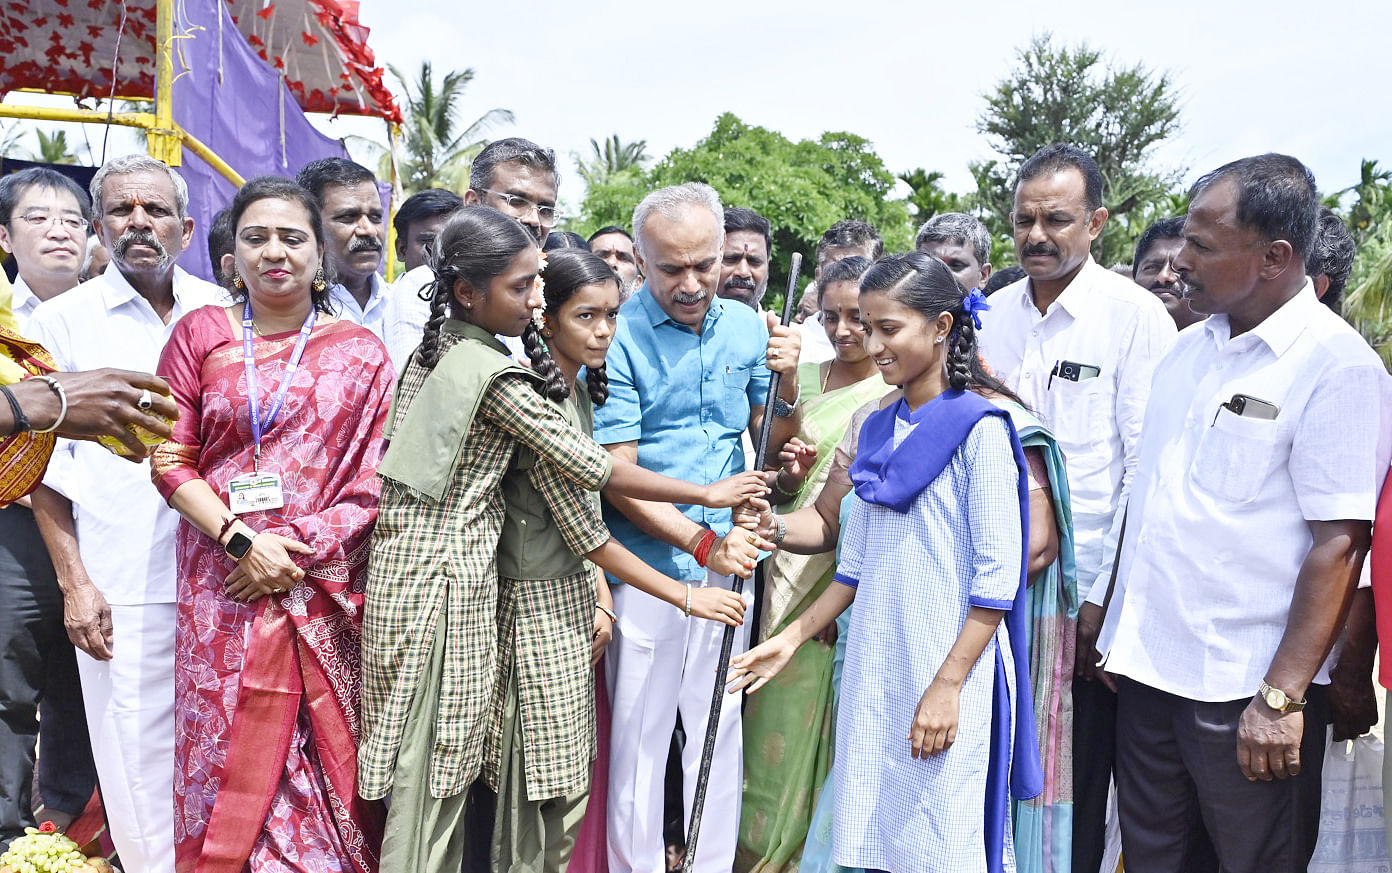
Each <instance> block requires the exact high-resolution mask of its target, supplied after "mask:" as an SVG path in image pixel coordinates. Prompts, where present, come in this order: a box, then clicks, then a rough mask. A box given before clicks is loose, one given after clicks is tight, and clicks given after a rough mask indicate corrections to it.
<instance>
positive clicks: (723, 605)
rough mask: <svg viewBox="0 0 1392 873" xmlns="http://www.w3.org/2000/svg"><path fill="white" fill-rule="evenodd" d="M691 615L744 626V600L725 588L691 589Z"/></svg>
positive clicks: (735, 625) (733, 625)
mask: <svg viewBox="0 0 1392 873" xmlns="http://www.w3.org/2000/svg"><path fill="white" fill-rule="evenodd" d="M691 614H692V615H694V616H696V617H697V618H706V619H710V620H711V621H718V622H721V623H723V624H728V625H731V626H732V627H739V626H740V625H742V624H744V598H743V597H740V596H739V595H738V594H736V593H735V592H733V591H728V590H726V589H724V588H696V587H694V586H693V587H692V588H691Z"/></svg>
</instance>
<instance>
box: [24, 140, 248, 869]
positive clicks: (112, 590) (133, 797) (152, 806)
mask: <svg viewBox="0 0 1392 873" xmlns="http://www.w3.org/2000/svg"><path fill="white" fill-rule="evenodd" d="M92 202H93V212H94V214H95V219H94V223H95V225H96V229H97V233H98V235H99V236H100V238H101V241H102V243H103V244H104V245H105V246H106V247H107V249H109V250H110V252H111V266H110V268H108V269H107V270H106V271H105V272H103V273H102V274H101V275H99V276H96V277H94V278H92V279H90V280H88V281H87V282H84V283H82V284H81V285H79V286H77V287H76V288H74V289H73V290H71V291H69V292H67V293H66V294H63V295H62V296H60V297H56V298H54V299H52V300H49V301H47V302H45V303H43V304H41V305H40V306H39V307H38V309H36V310H35V311H34V315H33V318H32V319H31V320H30V323H29V326H30V332H31V333H32V334H33V336H34V338H35V339H36V340H38V341H39V342H41V343H43V345H44V346H45V347H46V348H47V349H48V350H49V351H50V352H51V353H52V355H53V357H54V359H55V361H56V362H57V364H58V368H59V369H60V370H67V371H72V370H90V369H97V368H100V367H121V368H124V369H130V370H142V371H146V372H154V371H155V369H156V365H157V364H158V362H159V356H160V351H161V349H162V348H163V347H164V343H165V340H166V339H168V337H169V334H170V332H171V331H172V330H173V328H174V324H175V322H177V321H178V320H179V318H181V317H182V316H183V315H185V314H187V313H188V312H191V311H193V310H194V309H198V308H200V307H202V306H205V305H208V304H211V303H216V302H219V301H220V300H221V299H222V291H221V289H219V288H218V287H217V286H216V285H213V284H211V283H208V282H204V281H202V280H200V279H196V278H194V277H193V276H190V275H189V274H188V273H185V272H184V271H183V270H181V269H179V268H178V267H177V266H175V264H174V260H175V258H177V257H178V255H179V254H180V253H181V252H182V251H183V250H184V249H185V248H186V247H187V246H188V244H189V240H190V238H191V237H192V235H193V219H192V218H190V217H189V214H188V188H187V187H186V186H185V184H184V181H183V180H182V179H181V178H180V177H179V176H178V175H177V174H176V173H175V172H174V171H173V170H171V169H170V168H169V167H167V166H165V165H164V164H163V163H161V162H159V161H156V160H154V159H153V158H148V157H146V156H144V155H127V156H124V157H119V158H115V159H113V160H111V161H108V162H107V163H106V164H105V165H104V166H103V167H102V168H101V169H100V170H98V171H97V175H96V177H95V178H94V179H93V180H92ZM148 395H149V392H148V391H147V392H145V394H144V395H142V396H141V397H140V398H139V400H138V401H137V405H138V406H141V407H142V408H144V407H145V406H147V405H149V404H150V403H152V398H151V397H149V396H148ZM33 503H34V514H35V517H36V519H37V521H38V524H39V530H40V532H41V533H42V535H43V538H44V542H45V544H46V545H47V546H48V550H49V554H50V555H51V556H52V558H53V565H54V569H55V571H56V572H57V576H58V585H59V587H60V588H61V589H62V591H63V604H64V613H65V623H66V624H67V626H68V629H69V636H70V637H71V638H72V639H73V642H74V643H75V644H76V645H77V647H78V648H79V649H80V652H79V654H78V656H77V659H78V673H79V675H80V677H81V680H82V692H83V699H84V702H85V705H86V710H87V726H88V730H89V732H90V733H91V737H92V753H93V758H94V759H95V760H96V765H97V777H98V780H99V783H100V785H101V792H102V801H103V804H104V806H105V808H106V815H107V821H108V822H109V824H110V833H111V838H112V841H113V842H114V843H115V845H116V851H117V852H118V853H119V854H120V856H121V861H122V865H123V866H124V868H125V869H126V870H129V871H139V873H173V871H174V826H175V825H174V790H175V786H174V784H173V783H174V731H175V724H174V659H175V641H174V624H175V622H174V619H175V600H176V597H177V595H176V592H175V582H174V579H175V576H174V529H175V525H176V524H177V523H178V519H179V516H178V513H176V512H174V511H173V510H172V509H170V508H169V507H167V506H166V505H165V504H164V501H163V500H161V499H160V496H159V493H158V492H157V491H156V490H155V488H154V486H153V485H152V484H151V483H150V470H149V467H148V465H147V464H146V463H144V462H141V463H139V464H135V463H131V462H129V461H126V460H122V459H121V458H117V457H115V456H114V455H112V454H111V453H110V452H109V451H107V450H106V449H105V448H103V447H102V446H100V445H98V444H96V443H90V442H80V443H78V442H71V441H67V440H64V441H62V442H61V443H60V444H59V447H58V449H57V450H56V451H55V452H54V456H53V460H52V461H51V462H50V465H49V471H48V474H47V475H46V476H45V478H44V486H43V487H41V488H40V489H39V490H38V491H36V492H35V494H34V498H33Z"/></svg>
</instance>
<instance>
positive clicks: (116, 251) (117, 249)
mask: <svg viewBox="0 0 1392 873" xmlns="http://www.w3.org/2000/svg"><path fill="white" fill-rule="evenodd" d="M138 245H139V246H149V247H150V248H152V249H154V250H155V253H156V254H157V255H158V256H159V258H160V260H165V259H167V258H168V257H169V250H168V249H166V248H165V247H164V243H162V242H160V241H159V239H158V238H157V237H156V236H155V234H154V231H150V230H145V229H144V228H137V229H135V230H128V231H126V232H125V233H123V234H121V236H120V238H119V239H117V240H116V245H114V246H112V254H113V255H115V256H116V257H118V258H121V259H122V260H124V259H125V257H126V253H127V252H129V251H130V250H131V247H132V246H138Z"/></svg>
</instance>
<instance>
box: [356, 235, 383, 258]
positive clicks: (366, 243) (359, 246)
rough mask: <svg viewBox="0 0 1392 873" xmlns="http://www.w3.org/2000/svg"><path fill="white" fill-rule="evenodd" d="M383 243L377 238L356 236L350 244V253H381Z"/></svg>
mask: <svg viewBox="0 0 1392 873" xmlns="http://www.w3.org/2000/svg"><path fill="white" fill-rule="evenodd" d="M381 250H382V243H381V242H380V241H378V239H377V238H376V237H375V236H355V237H353V238H352V239H351V240H350V241H349V242H348V253H349V254H354V253H356V252H380V251H381Z"/></svg>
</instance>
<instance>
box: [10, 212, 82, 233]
mask: <svg viewBox="0 0 1392 873" xmlns="http://www.w3.org/2000/svg"><path fill="white" fill-rule="evenodd" d="M16 221H22V222H24V223H25V224H27V225H29V226H30V227H32V228H34V229H35V230H39V229H41V228H43V227H45V226H47V225H51V224H61V225H62V226H63V227H65V228H67V229H68V230H70V231H72V232H73V233H77V232H78V231H85V230H86V229H87V222H86V220H84V219H83V218H81V217H79V216H76V215H44V214H43V213H42V212H30V213H27V214H25V215H17V216H15V217H14V218H11V219H10V222H11V223H13V222H16Z"/></svg>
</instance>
